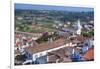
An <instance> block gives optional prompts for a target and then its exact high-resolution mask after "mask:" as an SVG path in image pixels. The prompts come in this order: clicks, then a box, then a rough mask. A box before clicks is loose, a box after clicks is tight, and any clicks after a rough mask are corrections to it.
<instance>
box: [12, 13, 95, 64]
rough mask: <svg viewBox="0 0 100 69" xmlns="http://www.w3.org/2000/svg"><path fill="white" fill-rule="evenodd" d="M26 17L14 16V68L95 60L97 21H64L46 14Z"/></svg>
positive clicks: (78, 19)
mask: <svg viewBox="0 0 100 69" xmlns="http://www.w3.org/2000/svg"><path fill="white" fill-rule="evenodd" d="M42 13H45V11H44V12H42ZM48 13H49V12H48ZM24 15H25V14H23V15H21V16H19V14H16V16H15V35H14V37H15V43H14V61H15V63H14V64H15V65H29V64H48V63H68V62H84V61H93V60H94V20H93V19H91V18H90V17H87V19H89V20H88V21H83V20H82V19H80V18H77V19H76V20H74V21H68V20H67V19H64V20H63V21H61V20H59V18H60V17H57V18H55V20H53V19H54V18H53V19H52V17H51V16H47V15H46V14H45V15H41V14H40V15H39V14H38V16H36V15H34V14H33V15H29V16H24ZM23 16H24V17H23ZM32 16H33V17H32ZM55 16H56V15H55ZM48 17H49V20H51V21H49V20H48V19H47V18H48ZM61 17H62V16H61ZM52 20H53V23H51V22H52ZM21 22H23V23H21Z"/></svg>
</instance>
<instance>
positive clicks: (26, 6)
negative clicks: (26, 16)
mask: <svg viewBox="0 0 100 69" xmlns="http://www.w3.org/2000/svg"><path fill="white" fill-rule="evenodd" d="M15 9H22V10H57V11H73V12H82V11H84V12H88V11H93V10H94V9H93V8H86V7H69V6H50V5H34V4H21V3H15Z"/></svg>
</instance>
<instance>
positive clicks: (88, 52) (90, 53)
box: [83, 48, 94, 60]
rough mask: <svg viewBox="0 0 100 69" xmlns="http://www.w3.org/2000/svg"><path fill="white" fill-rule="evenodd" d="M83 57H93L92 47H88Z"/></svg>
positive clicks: (90, 58) (88, 58) (91, 58)
mask: <svg viewBox="0 0 100 69" xmlns="http://www.w3.org/2000/svg"><path fill="white" fill-rule="evenodd" d="M83 58H84V59H86V60H93V59H94V49H93V48H91V49H89V50H88V51H87V52H86V53H85V54H84V55H83Z"/></svg>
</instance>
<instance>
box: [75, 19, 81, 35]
mask: <svg viewBox="0 0 100 69" xmlns="http://www.w3.org/2000/svg"><path fill="white" fill-rule="evenodd" d="M77 22H78V23H77V30H76V34H78V35H80V34H81V29H82V26H81V24H80V20H78V21H77Z"/></svg>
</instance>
